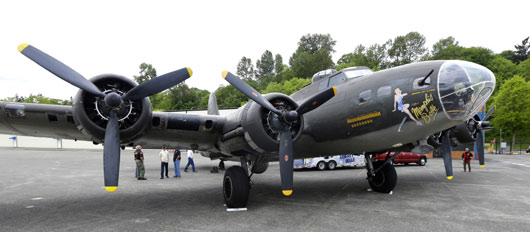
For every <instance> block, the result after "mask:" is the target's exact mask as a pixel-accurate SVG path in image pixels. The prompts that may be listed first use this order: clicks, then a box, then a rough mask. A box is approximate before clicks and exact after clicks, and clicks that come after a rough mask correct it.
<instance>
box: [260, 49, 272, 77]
mask: <svg viewBox="0 0 530 232" xmlns="http://www.w3.org/2000/svg"><path fill="white" fill-rule="evenodd" d="M273 75H274V57H273V56H272V52H270V51H269V50H265V52H263V54H262V55H261V59H259V60H258V61H256V77H257V78H258V80H259V79H261V78H263V77H270V76H273Z"/></svg>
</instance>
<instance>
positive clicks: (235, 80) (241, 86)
mask: <svg viewBox="0 0 530 232" xmlns="http://www.w3.org/2000/svg"><path fill="white" fill-rule="evenodd" d="M223 78H224V79H225V80H226V81H228V83H230V84H231V85H233V86H234V87H235V88H236V89H237V90H239V91H240V92H241V93H243V94H245V95H246V96H247V97H249V98H250V99H252V100H253V101H254V102H256V103H258V104H259V105H261V106H262V107H265V108H266V109H268V110H270V111H272V112H274V113H275V114H277V115H281V114H282V112H281V111H279V110H278V109H276V108H274V106H272V104H271V103H270V102H269V101H267V99H265V98H264V97H263V96H262V95H261V94H260V93H259V92H258V91H256V90H255V89H254V88H252V86H250V85H248V84H247V83H246V82H244V81H242V80H241V79H239V77H237V76H235V75H234V74H232V73H230V72H228V71H224V72H223Z"/></svg>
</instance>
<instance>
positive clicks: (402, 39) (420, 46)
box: [388, 32, 427, 66]
mask: <svg viewBox="0 0 530 232" xmlns="http://www.w3.org/2000/svg"><path fill="white" fill-rule="evenodd" d="M424 45H425V37H424V36H423V35H421V34H420V33H418V32H409V33H408V34H406V35H405V36H398V37H396V38H395V39H394V41H393V43H392V46H391V47H390V49H389V50H388V55H389V57H390V58H391V59H392V64H393V65H394V66H399V65H403V64H408V63H411V62H417V61H420V59H422V58H423V57H424V55H425V53H426V52H427V48H425V47H424Z"/></svg>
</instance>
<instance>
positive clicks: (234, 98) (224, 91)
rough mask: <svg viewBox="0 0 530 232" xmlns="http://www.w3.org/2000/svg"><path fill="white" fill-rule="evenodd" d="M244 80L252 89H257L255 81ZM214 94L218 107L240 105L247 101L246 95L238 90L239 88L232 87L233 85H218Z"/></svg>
mask: <svg viewBox="0 0 530 232" xmlns="http://www.w3.org/2000/svg"><path fill="white" fill-rule="evenodd" d="M245 82H246V83H247V84H249V85H250V86H252V87H253V88H254V89H257V88H256V87H257V82H256V81H251V80H245ZM258 91H259V90H258ZM215 96H216V98H217V103H218V106H219V108H233V107H240V106H242V105H243V104H244V103H245V102H247V101H248V97H247V96H245V95H244V94H243V93H241V92H239V90H237V89H236V88H234V86H232V85H227V86H220V87H219V88H218V89H217V90H216V91H215Z"/></svg>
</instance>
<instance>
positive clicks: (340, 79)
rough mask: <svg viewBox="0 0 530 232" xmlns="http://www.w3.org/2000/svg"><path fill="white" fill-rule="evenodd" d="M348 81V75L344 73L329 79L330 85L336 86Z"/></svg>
mask: <svg viewBox="0 0 530 232" xmlns="http://www.w3.org/2000/svg"><path fill="white" fill-rule="evenodd" d="M344 81H346V76H345V75H344V74H342V73H341V74H337V75H336V76H334V77H331V78H330V79H329V85H328V86H336V85H338V84H340V83H342V82H344Z"/></svg>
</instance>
